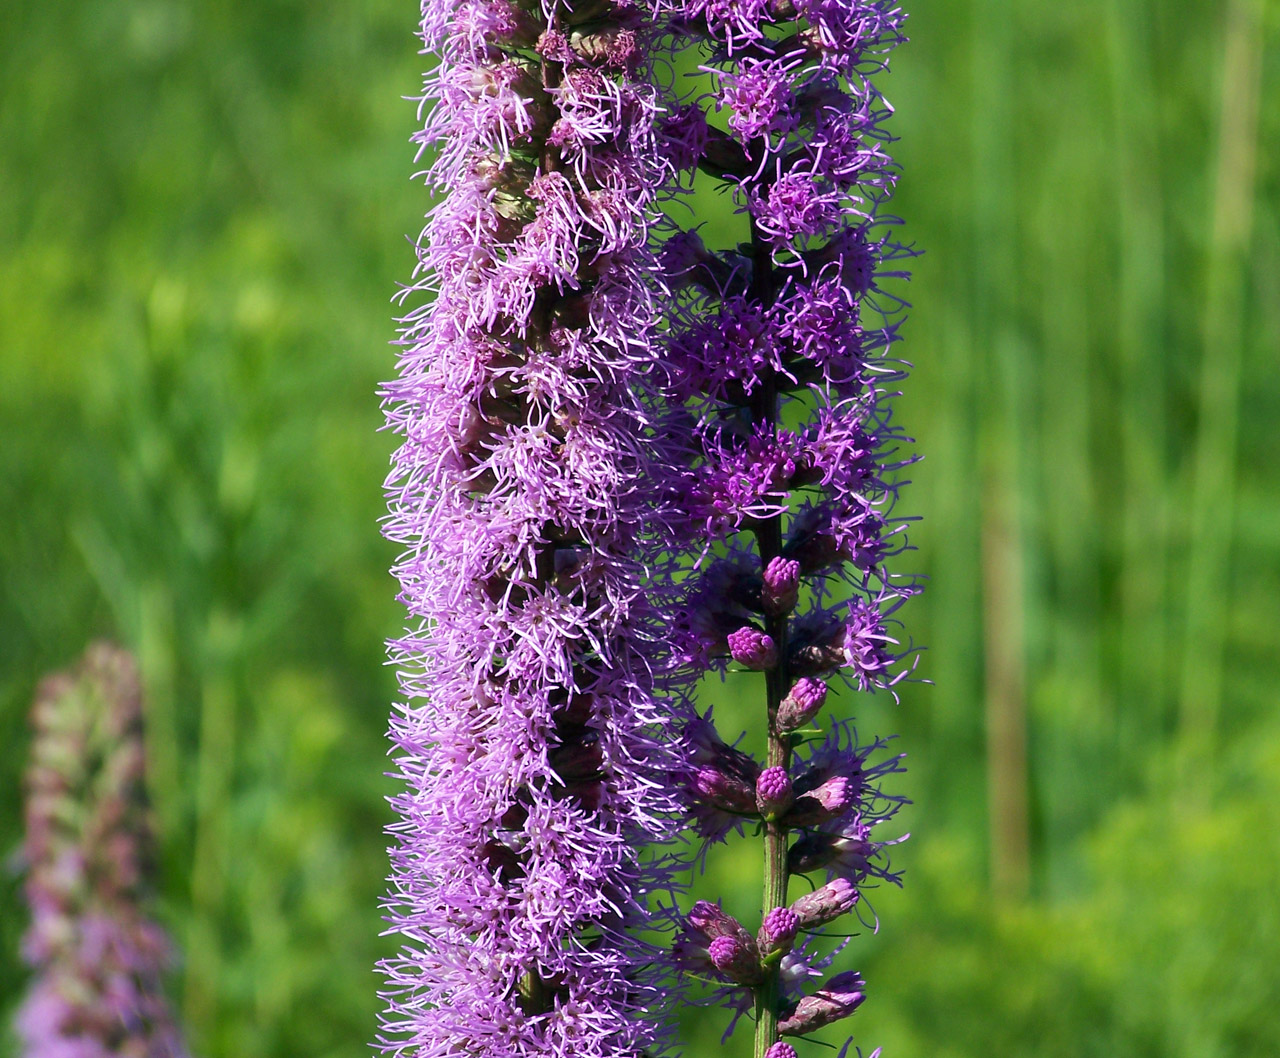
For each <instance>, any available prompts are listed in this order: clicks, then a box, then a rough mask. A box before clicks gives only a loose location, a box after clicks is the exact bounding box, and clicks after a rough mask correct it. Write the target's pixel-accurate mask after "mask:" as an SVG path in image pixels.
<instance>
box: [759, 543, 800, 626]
mask: <svg viewBox="0 0 1280 1058" xmlns="http://www.w3.org/2000/svg"><path fill="white" fill-rule="evenodd" d="M799 599H800V563H799V562H798V561H796V560H795V559H794V558H783V557H782V556H781V555H779V556H778V557H776V558H774V559H772V560H770V562H769V565H768V566H766V567H765V571H764V588H763V590H762V592H761V602H762V603H763V605H764V612H765V613H767V614H769V615H770V616H772V617H781V616H782V615H783V614H789V613H790V612H791V611H792V610H794V609H795V608H796V603H797V602H798V601H799Z"/></svg>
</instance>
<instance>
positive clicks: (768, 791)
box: [755, 768, 791, 819]
mask: <svg viewBox="0 0 1280 1058" xmlns="http://www.w3.org/2000/svg"><path fill="white" fill-rule="evenodd" d="M755 792H756V806H757V807H758V808H759V809H760V814H761V815H762V816H764V817H765V819H777V818H778V816H780V815H782V813H784V812H785V811H786V810H787V809H788V808H790V807H791V776H790V775H788V774H787V769H786V768H765V769H764V771H762V772H761V773H760V777H759V778H758V779H757V780H756V791H755Z"/></svg>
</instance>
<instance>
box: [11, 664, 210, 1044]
mask: <svg viewBox="0 0 1280 1058" xmlns="http://www.w3.org/2000/svg"><path fill="white" fill-rule="evenodd" d="M32 724H33V726H34V728H35V739H34V742H33V745H32V755H31V765H30V768H29V769H28V772H27V778H26V789H27V807H26V841H25V844H24V846H23V858H24V860H25V861H26V865H27V869H28V874H27V881H26V892H27V899H28V901H29V902H30V905H31V913H32V923H31V928H30V930H29V931H28V932H27V934H26V936H25V938H24V940H23V953H24V955H25V956H26V958H27V961H28V962H29V963H31V965H32V966H33V967H34V968H35V971H36V977H35V980H34V982H33V984H32V987H31V991H30V992H29V993H28V995H27V997H26V999H25V1001H24V1002H23V1004H22V1006H21V1007H20V1008H19V1010H18V1015H17V1029H18V1034H19V1036H20V1037H21V1039H22V1041H23V1044H24V1046H25V1053H26V1054H27V1055H28V1056H30V1058H108V1056H127V1058H182V1056H183V1055H184V1054H185V1049H184V1047H183V1045H182V1041H181V1039H180V1037H179V1034H178V1031H177V1029H176V1027H175V1023H174V1020H173V1018H172V1015H171V1013H170V1010H169V1006H168V1004H167V1003H166V1001H165V999H164V996H163V992H162V990H161V976H162V973H163V970H164V967H165V964H166V962H167V960H168V953H169V948H168V942H167V940H166V937H165V935H164V932H163V931H162V930H161V929H160V927H159V926H158V925H156V924H155V923H154V922H152V921H150V920H149V919H147V918H146V917H145V915H144V914H143V908H142V898H143V896H144V892H145V883H146V878H145V870H146V866H147V864H148V862H149V859H150V848H149V834H148V829H147V823H146V806H145V798H144V795H143V746H142V730H141V727H142V713H141V694H140V690H139V685H138V675H137V671H136V669H135V667H134V664H133V660H132V659H131V658H130V656H129V655H128V654H126V653H125V652H124V651H121V650H118V649H116V648H114V647H111V646H109V645H107V644H105V643H98V644H95V645H94V646H92V647H90V648H89V650H88V651H87V652H86V654H85V656H84V659H83V660H82V661H81V663H80V665H79V666H78V667H77V668H76V669H75V670H74V671H72V672H66V673H59V674H57V675H54V676H50V677H49V678H48V679H46V680H45V682H44V683H42V684H41V686H40V689H39V692H38V693H37V696H36V701H35V707H34V709H33V711H32Z"/></svg>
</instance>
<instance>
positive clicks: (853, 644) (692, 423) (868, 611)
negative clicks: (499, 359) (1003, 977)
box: [655, 0, 917, 1058]
mask: <svg viewBox="0 0 1280 1058" xmlns="http://www.w3.org/2000/svg"><path fill="white" fill-rule="evenodd" d="M667 7H668V9H669V11H670V18H669V21H668V24H667V28H668V30H669V32H670V39H671V40H672V41H674V42H675V44H676V46H677V47H680V46H685V47H688V48H689V49H690V50H691V51H693V52H694V55H693V56H691V65H693V64H696V66H697V68H698V69H699V70H700V71H701V72H702V73H704V74H705V75H706V79H705V80H702V81H700V85H699V87H700V90H704V91H705V94H703V95H700V96H697V97H680V96H678V95H675V94H670V95H669V97H668V98H667V99H665V100H664V108H665V110H666V112H667V113H668V114H669V115H670V117H669V119H668V121H669V124H670V128H671V132H670V133H669V134H668V137H667V142H668V143H669V144H670V150H669V151H668V157H669V159H670V160H671V162H672V167H673V169H674V170H676V172H675V176H676V190H673V191H672V192H671V199H672V204H673V205H679V204H681V202H680V198H679V196H682V195H684V194H685V193H686V192H687V189H688V188H689V187H690V186H691V184H692V180H693V169H694V168H695V167H696V168H697V169H698V170H699V171H700V172H702V173H704V174H708V175H710V176H711V177H713V178H714V179H717V180H719V181H720V183H721V186H722V189H723V190H724V191H725V192H726V193H727V195H728V196H729V197H731V199H732V201H733V204H734V206H735V207H736V208H737V211H738V213H739V214H740V215H743V221H744V223H743V224H742V228H741V231H740V234H739V236H738V241H737V242H736V244H735V245H731V246H728V247H723V248H715V247H710V246H708V244H707V243H706V242H704V236H706V233H707V232H708V231H710V230H711V227H710V226H707V227H706V228H704V229H703V231H702V235H696V234H694V233H693V232H686V231H681V230H679V228H678V226H677V225H676V224H675V222H674V221H672V222H671V223H669V224H668V225H666V226H665V227H664V231H668V232H669V233H670V235H669V239H668V241H667V243H666V245H665V247H663V248H661V249H660V251H659V253H660V259H661V261H662V266H663V270H662V275H663V276H664V278H665V281H666V283H667V285H668V291H669V294H668V297H667V299H666V300H665V301H664V308H665V309H666V321H665V328H666V330H665V334H666V337H665V352H666V359H665V362H664V363H663V365H662V370H661V372H660V375H659V387H660V389H661V394H660V400H659V401H657V402H656V403H655V407H656V408H658V409H659V410H660V414H662V415H663V419H662V422H661V424H660V425H659V428H658V429H659V433H660V434H661V435H662V436H663V438H664V439H665V440H667V441H669V442H670V444H671V451H672V453H673V455H676V456H677V458H675V459H673V461H672V464H671V465H670V467H669V468H668V471H669V473H668V474H667V477H666V480H665V483H664V487H663V489H662V494H663V496H664V497H669V498H670V502H671V508H672V516H671V517H670V519H669V520H668V521H667V528H668V533H667V543H668V546H669V550H668V552H667V556H668V564H667V568H666V569H665V570H664V571H663V572H664V573H665V574H666V577H665V580H666V582H667V583H669V584H671V585H672V586H673V587H676V588H677V589H678V590H680V591H682V592H683V593H684V605H683V606H682V607H681V608H680V610H679V613H680V617H679V618H678V619H677V620H674V621H672V622H671V626H672V627H671V631H670V633H669V636H670V638H671V640H672V641H673V642H674V644H675V647H674V653H675V654H676V656H677V658H678V664H677V667H676V675H675V677H674V680H673V689H674V690H675V692H676V694H677V696H678V698H679V700H681V701H683V700H686V699H689V698H692V697H693V696H694V694H695V693H696V686H697V683H698V681H699V680H701V679H702V678H703V677H704V676H705V674H706V672H707V671H708V670H712V671H720V672H721V673H725V672H726V671H727V669H728V666H727V665H726V663H725V660H724V659H725V656H726V655H728V657H729V658H730V659H731V660H732V661H733V662H736V663H737V666H738V667H741V668H746V669H749V670H756V671H760V672H762V673H763V674H764V676H763V679H761V680H760V681H758V683H759V684H761V685H763V686H762V689H763V691H764V698H765V703H764V705H765V707H764V708H763V709H762V710H761V723H762V726H766V725H767V727H766V730H765V731H764V732H763V734H764V735H765V738H766V740H767V755H766V757H765V759H766V760H767V762H768V764H769V765H770V767H768V768H766V769H764V770H763V771H761V770H760V769H759V768H758V767H756V769H755V771H754V773H753V774H752V775H751V778H752V779H753V780H754V782H755V794H756V799H755V805H754V807H755V809H756V811H757V813H758V820H759V821H758V823H757V826H756V830H757V832H758V833H760V834H761V835H762V837H763V840H764V843H765V846H766V855H765V862H766V864H767V867H766V881H765V888H764V899H763V905H764V909H765V911H766V913H767V915H766V923H765V925H762V927H761V932H760V933H759V934H758V946H759V947H760V950H761V953H762V954H763V955H764V963H763V966H764V976H763V978H762V979H761V983H760V984H759V985H758V986H756V987H755V989H754V995H752V994H748V993H750V992H751V991H752V989H749V988H748V987H747V986H746V985H745V984H744V983H743V981H742V978H741V975H740V974H739V976H738V977H737V978H735V979H731V981H730V984H728V985H725V986H724V987H722V988H721V989H720V990H719V991H718V992H717V993H716V997H715V998H716V999H717V1000H718V1001H720V1002H723V1003H724V1005H725V1006H726V1007H728V1008H729V1009H731V1010H732V1011H734V1013H735V1020H736V1016H738V1015H741V1014H742V1013H743V1012H744V1011H745V1010H748V1009H753V1010H754V1011H755V1013H756V1015H757V1017H756V1032H757V1048H758V1052H763V1050H764V1049H765V1048H767V1047H770V1046H772V1047H775V1048H776V1047H777V1041H776V1037H777V1035H778V1033H779V1032H784V1033H786V1034H789V1035H803V1034H806V1033H808V1032H810V1031H812V1030H813V1029H815V1028H817V1027H820V1026H821V1025H825V1024H829V1023H830V1022H832V1021H834V1020H837V1019H838V1018H841V1017H844V1016H846V1015H847V1014H850V1013H852V1012H853V1011H854V1010H855V1009H856V1008H857V1006H858V1004H860V1003H861V1001H862V982H861V979H860V978H857V977H856V976H851V975H840V974H837V975H836V976H835V977H833V978H832V979H831V980H830V981H829V982H828V983H827V984H826V985H825V986H824V987H821V988H819V989H818V990H817V991H813V992H811V994H808V995H804V994H802V993H803V988H804V987H811V986H812V983H813V982H812V978H813V977H815V976H817V975H819V974H820V972H822V971H825V970H826V968H827V966H828V965H829V960H824V959H817V958H816V957H815V956H813V955H812V954H811V953H809V952H807V951H805V950H804V947H805V946H804V945H801V946H800V947H799V948H796V949H794V950H789V951H786V953H785V954H781V955H780V954H779V953H781V952H782V951H783V949H784V948H785V947H789V946H790V941H785V942H784V941H783V940H782V939H781V934H779V937H776V938H775V937H773V936H772V931H773V930H774V929H775V928H780V926H781V925H782V922H781V920H783V919H786V920H787V923H788V929H791V928H795V929H798V928H800V926H799V924H798V923H799V922H801V921H804V922H806V923H807V925H806V926H805V928H807V929H821V928H822V927H823V926H824V925H826V924H827V923H829V922H831V921H833V920H834V919H835V918H836V917H838V916H839V915H840V914H843V913H845V912H846V911H848V910H850V909H851V908H852V907H853V906H854V903H855V901H856V900H857V885H858V883H859V882H861V881H862V880H863V879H865V878H867V877H869V876H871V877H877V878H881V879H887V880H890V881H896V880H897V875H895V874H893V873H891V872H890V870H889V866H888V862H887V854H886V851H885V850H886V848H887V846H888V845H890V844H892V840H890V839H886V838H884V837H882V836H881V832H880V831H878V830H877V829H876V828H877V827H878V826H879V825H881V824H883V823H885V822H886V821H887V820H889V819H890V818H891V817H892V816H893V815H894V813H895V812H896V810H897V808H898V807H899V806H900V805H901V803H902V801H901V798H899V797H897V795H893V794H888V793H885V792H884V791H883V790H882V787H881V784H880V779H881V778H882V777H884V776H885V775H887V774H888V773H890V772H893V771H897V770H899V769H900V761H899V758H896V757H890V758H887V759H880V758H878V757H875V756H873V754H874V753H877V752H878V751H879V750H880V748H881V745H882V744H881V743H878V742H877V743H872V744H861V743H859V742H858V741H857V739H856V738H855V737H854V736H853V734H852V729H851V728H850V727H849V726H848V725H847V724H845V723H842V722H839V721H837V722H835V723H833V724H832V725H831V731H830V735H829V737H828V738H827V740H826V742H816V743H815V742H812V741H810V740H808V739H806V738H805V737H804V736H803V735H802V734H801V733H800V730H799V729H801V728H803V727H804V726H805V725H807V724H809V723H811V722H812V721H814V719H815V718H816V717H817V716H818V714H819V712H820V710H822V708H823V707H824V702H825V701H826V699H827V693H828V692H827V687H828V682H829V681H831V680H832V679H833V678H838V679H840V680H842V681H843V684H844V686H845V687H846V688H850V689H854V690H857V691H863V692H874V691H888V692H889V693H890V694H893V693H894V691H893V689H894V687H895V686H896V684H897V683H898V682H900V681H901V680H903V679H905V678H907V677H908V676H909V674H910V672H911V662H910V660H909V659H910V657H912V656H913V655H914V648H913V647H912V646H911V644H910V642H909V641H907V642H906V645H905V646H904V645H900V643H899V637H898V636H897V634H896V626H897V618H896V616H895V615H896V614H897V612H898V610H899V608H900V607H901V605H902V604H903V602H904V601H905V600H906V599H907V598H909V597H910V596H911V595H913V594H914V593H915V592H916V590H917V586H916V583H915V582H914V581H913V580H912V579H911V578H910V577H904V576H902V575H900V574H898V573H896V572H894V571H893V570H891V569H890V568H889V561H890V560H891V559H892V558H893V557H895V556H896V555H898V554H900V553H902V552H904V551H906V550H907V545H906V540H905V525H906V522H907V519H904V518H902V517H900V516H897V515H896V514H895V505H896V503H897V499H898V493H899V491H900V489H901V487H902V486H903V484H905V483H904V482H902V481H901V472H902V471H903V469H904V468H905V467H906V466H908V465H909V464H910V463H911V461H912V457H911V456H909V455H908V456H905V457H904V456H903V455H902V454H901V451H900V450H901V449H902V447H903V446H904V445H906V444H909V443H910V440H909V438H907V437H906V436H905V435H904V434H903V432H902V431H901V430H900V429H899V428H898V427H897V426H896V425H895V423H894V422H893V418H892V407H891V405H892V400H893V397H894V396H895V393H896V386H897V385H898V383H899V382H900V381H901V380H902V379H903V378H904V377H905V366H904V365H903V364H902V363H901V362H900V361H898V360H897V359H896V358H893V357H891V356H890V349H891V347H892V346H893V343H894V342H896V341H897V338H898V325H899V319H900V309H901V308H902V307H903V303H902V302H901V301H900V300H899V299H897V298H896V297H895V296H893V295H892V294H891V293H889V292H887V291H886V289H884V287H883V285H882V281H883V280H887V279H889V278H897V277H901V276H902V275H903V274H904V273H902V272H900V271H897V270H896V269H894V270H890V263H891V262H894V261H896V260H897V259H898V258H902V257H906V256H910V255H911V253H912V252H913V251H911V250H910V249H908V248H906V247H903V246H901V245H899V244H897V243H895V242H893V241H892V240H891V239H890V237H889V235H888V234H887V233H888V232H889V231H890V230H891V228H890V224H891V222H890V221H888V220H887V219H886V218H884V217H883V216H882V214H881V213H880V210H881V206H882V204H883V203H884V202H885V201H886V200H887V199H888V198H889V196H890V195H891V193H892V191H893V187H894V183H895V180H896V176H897V170H896V167H895V165H894V162H893V160H892V158H891V157H890V156H889V153H888V145H889V144H891V143H892V137H891V136H890V135H889V134H888V132H887V130H886V129H885V127H884V122H885V120H886V119H887V117H888V116H889V114H890V113H891V109H890V107H889V106H888V104H887V103H886V102H885V101H884V99H883V98H882V97H881V96H880V94H879V92H878V91H877V89H876V88H875V86H874V85H873V84H872V83H871V81H870V77H871V75H872V74H874V73H875V72H876V71H877V70H880V69H882V68H883V67H884V66H885V64H886V62H887V55H888V52H889V51H890V50H891V49H892V48H893V47H894V46H895V45H896V44H897V43H898V42H899V41H900V40H901V39H902V33H901V27H902V23H903V18H904V16H903V13H902V11H901V10H900V9H899V8H897V7H896V6H894V5H892V4H890V3H886V2H882V0H672V2H671V3H670V4H668V5H667ZM695 110H696V111H698V112H699V113H694V111H695ZM707 113H711V120H710V121H707V120H706V117H707ZM682 165H683V166H684V167H685V171H684V172H680V167H681V166H682ZM678 214H679V210H678V209H672V210H671V211H670V215H671V216H672V217H675V216H677V215H678ZM741 685H742V684H741V680H740V678H739V677H735V690H737V689H738V688H740V687H741ZM836 686H840V685H839V684H836ZM806 734H807V733H806ZM705 740H706V741H707V742H708V743H710V742H712V741H713V740H712V739H711V737H710V736H709V735H707V736H706V739H705ZM708 755H711V756H714V754H708V753H704V757H705V756H708ZM707 766H709V761H707V760H706V759H699V760H697V762H696V766H695V773H696V769H697V768H698V767H707ZM746 778H747V769H744V768H741V767H738V768H726V767H724V766H715V768H714V770H713V771H712V772H711V773H710V774H709V775H708V776H706V777H704V778H703V779H702V780H701V781H700V783H697V782H696V783H695V785H694V787H693V788H692V792H693V794H694V797H693V798H692V804H691V810H692V812H693V815H694V818H695V820H696V821H697V823H698V826H699V830H700V832H701V833H702V834H703V835H704V836H707V837H708V838H709V839H710V838H712V837H714V838H715V839H719V838H723V837H727V835H728V834H729V833H730V832H731V831H733V830H735V829H736V830H737V831H738V832H739V833H741V832H742V826H741V819H742V818H744V817H745V813H744V815H740V816H737V817H736V825H729V824H727V823H726V822H725V818H726V817H727V816H728V813H727V812H726V809H725V807H724V806H726V805H729V804H733V805H737V806H741V807H745V801H746V798H745V789H744V787H745V781H744V780H745V779H746ZM712 779H714V782H713V781H711V780H712ZM729 789H732V796H729V794H728V793H727V792H726V791H728V790H729ZM712 812H716V813H719V814H720V816H721V818H716V817H714V816H712V815H711V814H710V813H712ZM705 854H706V845H705V844H704V845H703V846H702V847H701V848H700V849H699V852H698V855H699V856H705ZM817 871H825V872H826V873H827V875H828V878H827V879H826V882H827V884H826V885H823V886H822V887H821V888H820V889H819V890H818V891H817V892H816V893H815V894H813V896H812V898H811V899H809V900H807V902H806V901H805V899H804V898H802V899H801V900H800V901H797V902H796V904H795V905H794V906H795V907H798V908H799V910H798V911H793V910H790V909H788V907H787V906H786V905H787V888H788V874H800V873H812V872H817ZM792 921H794V923H795V925H794V926H791V925H790V923H791V922H792ZM784 932H785V931H784ZM792 936H794V934H792ZM719 947H720V948H722V949H724V952H725V955H724V958H725V959H728V958H729V957H730V956H731V955H733V956H735V957H736V956H737V954H738V952H737V948H736V947H735V946H734V944H733V943H730V942H728V941H726V942H725V943H723V944H720V945H719ZM731 949H732V950H731ZM774 957H777V959H776V962H775V961H774ZM722 961H723V960H722ZM775 975H776V976H775ZM723 976H724V975H723V974H722V975H721V979H723ZM779 994H781V995H782V996H784V997H786V998H785V1001H784V1004H783V1006H782V1007H781V1008H780V1009H772V1008H771V1006H770V1005H769V1004H768V1003H766V1002H765V1001H766V999H768V997H772V996H777V995H779ZM761 1004H764V1005H761ZM779 1019H780V1020H779ZM730 1028H732V1024H731V1026H730ZM783 1046H786V1045H783ZM770 1053H771V1055H772V1058H792V1056H793V1055H794V1052H792V1051H790V1048H789V1047H787V1050H786V1051H781V1052H779V1053H777V1054H774V1053H773V1052H770Z"/></svg>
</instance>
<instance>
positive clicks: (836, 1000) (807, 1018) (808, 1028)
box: [778, 970, 866, 1036]
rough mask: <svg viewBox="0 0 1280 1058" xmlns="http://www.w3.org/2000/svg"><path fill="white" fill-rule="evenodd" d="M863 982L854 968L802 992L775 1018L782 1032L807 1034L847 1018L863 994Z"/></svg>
mask: <svg viewBox="0 0 1280 1058" xmlns="http://www.w3.org/2000/svg"><path fill="white" fill-rule="evenodd" d="M865 988H866V982H864V981H863V980H862V977H861V975H860V974H858V973H857V972H856V971H852V970H851V971H849V972H847V973H842V974H836V976H835V977H833V978H831V980H829V981H828V982H827V983H826V984H825V985H824V986H823V987H822V988H820V989H818V991H816V992H815V993H814V994H813V995H811V996H804V997H803V998H802V999H801V1000H800V1002H799V1003H797V1004H796V1005H795V1007H793V1008H792V1009H791V1011H790V1012H788V1013H787V1014H786V1015H785V1016H784V1017H782V1018H781V1019H780V1020H779V1022H778V1033H779V1034H780V1035H782V1036H807V1035H808V1034H809V1033H811V1032H816V1031H817V1030H818V1029H820V1028H822V1027H823V1026H825V1025H830V1024H832V1023H833V1022H836V1021H839V1020H840V1019H841V1018H847V1017H848V1016H849V1015H850V1014H852V1013H853V1012H854V1011H855V1010H857V1009H858V1007H860V1006H862V1001H863V1000H864V999H865V998H866V992H865V991H864V989H865Z"/></svg>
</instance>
